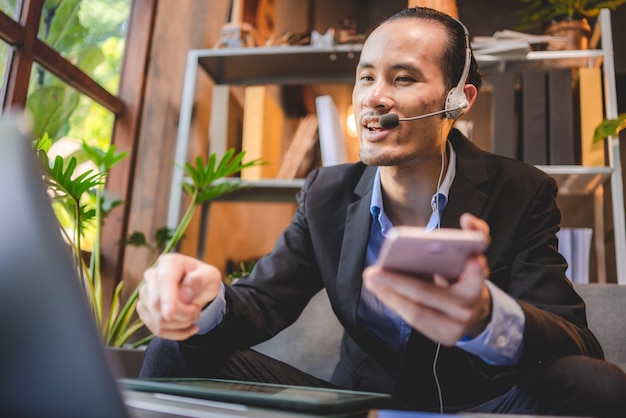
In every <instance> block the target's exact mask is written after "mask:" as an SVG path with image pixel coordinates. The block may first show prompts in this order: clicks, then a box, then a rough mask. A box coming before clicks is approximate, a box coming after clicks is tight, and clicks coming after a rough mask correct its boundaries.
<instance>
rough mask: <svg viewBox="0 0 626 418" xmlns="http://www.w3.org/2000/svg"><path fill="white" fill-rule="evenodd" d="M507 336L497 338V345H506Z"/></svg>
mask: <svg viewBox="0 0 626 418" xmlns="http://www.w3.org/2000/svg"><path fill="white" fill-rule="evenodd" d="M506 341H507V338H506V336H504V335H500V336H499V337H498V339H496V345H497V346H498V347H500V348H502V347H504V346H505V345H506Z"/></svg>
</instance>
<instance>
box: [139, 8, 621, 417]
mask: <svg viewBox="0 0 626 418" xmlns="http://www.w3.org/2000/svg"><path fill="white" fill-rule="evenodd" d="M470 52H471V51H470V49H469V35H468V34H467V32H466V30H465V27H464V26H463V25H461V24H460V22H458V21H456V20H454V19H452V18H450V17H449V16H447V15H444V14H441V13H439V12H436V11H433V10H430V9H426V8H413V9H408V10H406V11H403V12H400V13H398V14H397V15H395V16H393V17H391V18H390V19H389V20H387V21H386V22H384V23H383V24H382V25H380V26H379V27H378V28H377V29H375V30H374V31H373V32H372V34H371V35H370V36H369V37H368V39H367V41H366V42H365V44H364V46H363V49H362V52H361V57H360V62H359V64H358V67H357V71H356V82H355V87H354V92H353V105H354V109H355V111H354V112H355V117H356V120H357V128H358V133H359V141H360V157H361V161H362V162H361V163H357V164H351V165H344V166H337V167H329V168H323V169H320V170H317V171H314V172H313V173H312V174H311V175H310V176H309V177H308V178H307V181H306V183H305V185H304V186H303V188H302V191H301V192H300V193H299V194H298V203H299V207H298V210H297V212H296V214H295V215H294V218H293V220H292V222H291V224H290V226H289V227H288V228H287V229H286V230H285V231H284V233H283V235H282V236H281V238H280V239H279V241H278V243H277V244H276V247H275V248H274V250H273V251H272V253H271V254H270V255H268V256H267V257H265V258H263V259H262V260H260V261H259V262H258V264H257V265H256V266H255V267H254V270H253V271H252V274H251V276H250V277H249V278H247V279H245V280H241V281H240V282H239V283H237V284H236V285H234V286H224V285H223V284H222V282H221V274H220V273H219V271H218V270H217V269H216V268H215V267H213V266H210V265H207V264H204V263H201V262H200V261H198V260H195V259H192V258H190V257H186V256H182V255H167V256H164V257H161V259H160V260H159V262H158V266H156V267H154V268H151V269H149V270H148V271H146V274H145V286H144V287H143V288H142V290H141V294H140V300H139V303H138V312H139V315H140V316H141V318H142V319H143V320H144V322H145V323H146V325H147V326H148V328H150V330H151V331H153V332H154V333H155V334H156V335H157V336H158V337H160V338H157V339H155V340H154V341H153V342H152V344H151V345H150V347H149V348H148V351H147V353H146V361H145V363H144V369H143V376H166V375H167V376H183V375H184V376H211V377H222V378H233V379H241V380H257V381H266V382H272V383H285V384H299V385H311V386H333V385H334V386H338V387H341V388H345V389H355V390H366V391H377V392H385V393H391V394H393V399H394V401H395V403H396V405H397V406H398V407H399V408H410V409H415V410H437V411H439V410H445V411H459V410H466V411H482V412H517V413H554V414H557V413H567V414H583V415H599V416H610V414H611V413H613V412H615V413H617V411H619V409H620V408H621V407H622V406H624V399H622V398H623V396H620V393H623V392H622V391H623V390H624V388H626V384H625V383H624V382H625V381H626V377H624V375H623V373H622V372H621V371H620V370H619V369H617V367H615V366H612V365H610V364H608V363H605V362H603V361H601V360H598V359H601V358H602V356H603V354H602V350H601V348H600V346H599V344H598V342H597V340H596V338H595V337H594V336H593V335H592V333H591V332H590V331H589V329H588V328H587V326H586V319H585V311H584V304H583V302H582V300H581V299H580V297H579V296H578V295H577V294H576V293H575V292H574V290H573V288H572V286H571V285H570V284H569V282H568V281H567V278H566V277H565V270H566V264H565V261H564V260H563V258H562V257H561V255H560V254H559V253H558V251H557V239H556V232H557V231H558V229H559V222H560V212H559V209H558V207H557V204H556V201H555V196H556V193H557V187H556V184H555V182H554V180H553V179H551V178H550V177H548V176H546V175H545V174H544V173H542V172H540V171H539V170H537V169H535V168H533V167H531V166H529V165H526V164H524V163H522V162H519V161H515V160H510V159H506V158H503V157H499V156H494V155H491V154H488V153H485V152H482V151H480V150H479V149H477V148H476V147H475V146H474V145H472V144H471V143H470V142H469V141H468V140H467V139H466V138H464V137H463V136H462V135H461V134H460V133H459V132H458V131H456V130H454V129H452V124H453V122H454V119H455V118H457V117H459V116H461V115H462V114H464V113H466V112H467V111H469V109H470V108H471V106H472V104H473V103H474V101H475V99H476V95H477V92H478V89H479V88H480V85H481V79H480V74H479V73H478V71H477V68H476V63H475V61H474V60H473V58H472V57H471V53H470ZM451 91H452V92H451ZM433 113H434V114H433ZM391 114H395V115H397V116H398V117H399V118H410V117H415V116H419V115H430V114H433V115H431V116H428V117H423V118H419V119H415V120H411V121H399V122H395V123H394V121H393V116H385V117H383V115H391ZM390 117H391V118H392V119H391V122H389V119H388V118H390ZM381 121H383V122H382V124H383V125H384V126H385V128H382V127H381ZM440 213H443V215H441V217H440ZM394 225H396V226H397V225H414V226H422V227H426V228H427V229H434V228H437V227H456V228H458V227H461V228H463V229H469V230H477V231H480V232H481V233H482V234H483V235H484V236H485V238H486V239H491V245H490V246H489V248H488V249H487V251H486V253H485V254H478V255H476V256H474V257H473V258H471V259H470V260H469V261H468V262H467V264H466V266H465V269H464V271H463V273H462V274H461V275H460V277H459V278H458V280H457V281H456V282H454V283H453V284H447V282H442V281H441V280H439V279H438V278H437V277H436V278H435V280H434V281H427V280H420V279H416V278H415V277H411V276H405V275H399V274H394V273H391V272H388V271H384V270H382V269H381V268H380V267H378V266H375V265H374V263H375V261H376V259H377V255H378V251H379V250H380V247H381V244H382V240H383V238H384V235H385V234H386V233H387V232H388V230H389V228H391V227H392V226H394ZM323 287H324V288H326V290H327V292H328V296H329V299H330V301H331V304H332V306H333V309H334V311H335V313H336V315H337V317H338V318H339V320H340V322H341V323H342V325H343V326H344V328H345V334H344V338H343V342H342V352H341V360H340V362H339V364H338V365H337V368H336V370H335V372H334V374H333V376H332V378H331V382H323V381H320V380H319V379H316V378H314V377H312V376H309V375H306V374H304V373H302V372H299V371H297V370H295V369H293V368H291V367H290V366H286V365H284V364H282V363H279V362H276V361H273V360H272V359H268V358H267V357H264V356H262V355H260V354H258V353H255V352H253V351H251V350H247V348H248V347H250V346H252V345H255V344H257V343H259V342H261V341H263V340H265V339H268V338H270V337H272V336H273V335H275V334H276V333H277V332H279V331H280V330H282V329H283V328H284V327H286V326H288V325H289V324H290V323H292V322H293V321H294V320H295V319H296V318H297V317H298V315H299V314H300V312H301V311H302V309H303V308H304V306H305V305H306V303H307V302H308V300H309V299H310V298H311V297H312V296H313V295H314V294H315V293H317V292H318V291H319V290H320V289H321V288H323ZM589 373H591V375H590V374H589ZM591 376H596V377H597V378H596V379H593V378H590V377H591ZM599 376H601V378H600V377H599ZM600 380H601V383H600ZM620 385H621V386H620ZM619 402H621V404H619ZM620 405H621V406H620ZM624 408H626V406H624Z"/></svg>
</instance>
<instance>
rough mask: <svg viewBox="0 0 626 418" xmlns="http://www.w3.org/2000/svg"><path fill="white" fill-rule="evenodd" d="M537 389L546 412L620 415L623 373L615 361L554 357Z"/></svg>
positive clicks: (624, 397) (625, 409) (624, 405)
mask: <svg viewBox="0 0 626 418" xmlns="http://www.w3.org/2000/svg"><path fill="white" fill-rule="evenodd" d="M540 390H541V391H542V398H543V400H544V402H545V403H546V404H547V405H549V406H548V407H547V411H546V412H558V413H568V414H572V415H580V414H582V415H590V416H599V417H603V418H604V417H623V416H624V414H625V413H626V373H624V371H623V370H622V369H620V368H619V367H618V366H616V365H615V364H612V363H609V362H605V361H602V360H598V359H594V358H591V357H584V356H567V357H563V358H561V359H558V360H556V361H555V362H554V363H553V364H552V365H551V366H550V367H548V369H547V370H546V374H545V377H544V379H543V382H542V385H541V388H540Z"/></svg>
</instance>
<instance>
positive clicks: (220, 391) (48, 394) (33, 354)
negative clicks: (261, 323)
mask: <svg viewBox="0 0 626 418" xmlns="http://www.w3.org/2000/svg"><path fill="white" fill-rule="evenodd" d="M0 190H1V193H2V199H1V200H0V336H2V342H1V343H0V416H2V417H18V416H19V417H43V416H45V417H63V418H67V417H90V418H97V417H103V418H117V417H121V418H128V417H133V418H134V417H146V418H147V417H174V416H188V417H195V416H198V417H199V416H239V417H241V416H251V417H263V416H267V417H280V416H294V413H295V412H293V411H299V412H297V415H296V416H308V415H309V413H310V414H314V415H315V414H319V413H327V412H328V413H332V414H335V412H337V413H339V414H341V415H345V414H350V411H352V412H354V411H363V410H364V409H365V408H369V407H373V406H375V405H380V404H381V403H380V402H382V401H386V400H387V399H388V396H387V395H380V394H368V393H355V392H348V391H329V390H326V389H319V390H318V389H303V388H295V387H288V386H284V387H277V386H273V387H271V385H257V384H250V383H246V382H232V381H231V382H221V384H220V385H218V384H217V383H216V382H213V384H214V386H213V387H212V386H211V385H210V384H209V383H207V382H208V381H207V382H205V383H204V384H203V386H196V387H195V388H194V389H193V390H189V388H187V389H185V390H180V389H177V390H172V389H171V387H169V386H172V385H174V383H171V382H169V383H168V382H160V383H159V384H161V385H162V386H159V385H158V384H157V386H149V387H148V386H147V385H153V384H155V383H156V382H147V381H146V382H142V381H141V380H139V379H138V380H136V381H134V380H130V381H129V380H119V381H118V380H117V379H116V376H115V375H114V373H113V372H112V370H116V368H115V365H112V364H110V363H109V361H111V359H109V360H107V357H106V356H105V353H104V347H103V344H102V342H101V340H100V336H99V333H98V331H97V329H96V327H95V322H94V321H93V319H92V316H91V312H90V309H89V307H88V304H87V301H86V297H85V295H84V291H83V289H82V285H81V284H80V283H79V279H78V275H77V272H76V270H75V269H74V264H73V261H72V257H71V253H70V249H69V247H68V246H67V245H66V244H65V242H64V241H63V238H62V235H61V232H60V230H59V227H58V223H57V220H56V218H55V215H54V213H53V211H52V206H51V204H50V200H49V198H48V196H47V194H46V190H45V186H44V184H43V181H42V174H41V167H40V163H39V162H38V161H37V160H36V157H35V154H34V152H33V150H32V145H31V137H30V135H29V133H28V126H27V124H26V123H25V119H24V118H23V117H22V116H21V115H19V114H14V113H8V114H6V113H5V114H4V115H0ZM112 366H113V367H112ZM185 383H188V384H192V385H194V386H195V385H197V384H200V383H198V382H194V383H191V382H185ZM163 385H164V386H163ZM225 385H226V386H228V387H226V386H225ZM187 386H189V385H187ZM178 387H180V386H178ZM270 391H271V392H272V393H269V392H270ZM198 392H200V394H199V393H198ZM296 395H297V396H296ZM285 399H287V400H288V402H287V403H285V402H286V401H285ZM290 411H291V412H290ZM344 413H345V414H344Z"/></svg>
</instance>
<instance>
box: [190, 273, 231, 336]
mask: <svg viewBox="0 0 626 418" xmlns="http://www.w3.org/2000/svg"><path fill="white" fill-rule="evenodd" d="M225 294H226V290H225V288H224V283H222V286H221V287H220V291H219V293H218V294H217V296H216V297H215V299H213V301H212V302H211V303H209V304H208V305H207V306H206V307H205V308H204V309H203V310H202V312H200V318H198V320H197V321H196V322H195V324H196V325H197V326H198V327H199V328H200V331H198V334H199V335H203V334H206V333H207V332H209V331H211V330H212V329H213V328H215V327H216V326H218V325H219V324H220V323H221V322H222V319H224V315H225V314H226V296H225Z"/></svg>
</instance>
